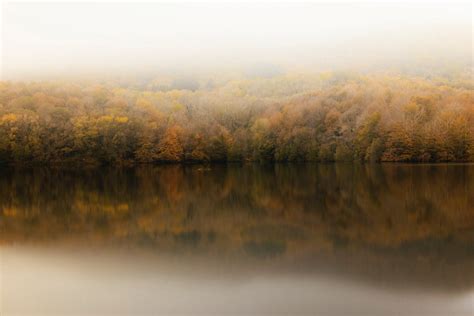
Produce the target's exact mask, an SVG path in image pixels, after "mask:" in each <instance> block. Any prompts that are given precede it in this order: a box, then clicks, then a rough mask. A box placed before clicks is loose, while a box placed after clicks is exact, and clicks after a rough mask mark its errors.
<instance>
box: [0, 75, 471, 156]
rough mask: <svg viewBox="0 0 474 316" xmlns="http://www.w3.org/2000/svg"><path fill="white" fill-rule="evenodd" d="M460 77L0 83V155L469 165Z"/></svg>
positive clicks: (464, 80)
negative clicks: (441, 162) (466, 162)
mask: <svg viewBox="0 0 474 316" xmlns="http://www.w3.org/2000/svg"><path fill="white" fill-rule="evenodd" d="M469 74H470V72H469V71H466V72H464V73H457V74H455V75H449V76H440V77H434V76H415V75H407V74H404V75H401V74H398V73H397V74H381V73H373V74H354V73H330V72H327V73H319V74H309V73H308V74H292V73H282V74H275V75H273V76H270V77H248V76H247V77H245V78H233V79H225V80H224V79H219V78H174V79H169V78H159V77H158V78H153V79H149V80H141V81H140V80H136V81H133V80H129V81H125V82H121V81H118V80H108V81H102V82H99V81H97V80H96V81H79V80H77V81H42V82H29V83H25V82H7V81H3V82H1V83H0V161H1V162H2V163H44V164H50V163H65V162H71V163H93V164H101V163H112V164H132V163H133V164H134V163H157V162H209V161H220V162H224V161H371V162H375V161H396V162H407V161H416V162H439V161H472V160H473V159H474V93H473V86H472V80H471V78H470V75H469Z"/></svg>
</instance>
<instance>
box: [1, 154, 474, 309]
mask: <svg viewBox="0 0 474 316" xmlns="http://www.w3.org/2000/svg"><path fill="white" fill-rule="evenodd" d="M0 251H1V252H0V253H1V261H0V262H1V267H0V277H1V283H0V291H1V294H0V298H1V300H0V304H1V305H0V306H1V308H0V314H1V315H2V316H7V315H8V316H10V315H118V314H120V315H471V314H472V313H473V311H474V164H433V165H426V164H373V165H372V164H365V165H362V164H360V165H358V164H342V163H337V164H268V165H266V164H243V165H241V164H227V165H225V164H222V165H220V164H216V165H209V166H201V165H187V166H183V165H159V166H140V167H134V168H112V167H107V168H40V167H35V168H4V169H0Z"/></svg>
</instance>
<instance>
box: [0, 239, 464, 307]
mask: <svg viewBox="0 0 474 316" xmlns="http://www.w3.org/2000/svg"><path fill="white" fill-rule="evenodd" d="M0 256H1V257H0V258H1V259H2V266H1V272H2V273H1V274H0V276H1V277H2V279H1V280H2V285H3V289H4V291H3V296H2V301H3V312H5V313H6V315H69V314H71V315H72V314H74V315H76V314H77V315H79V314H83V315H86V314H87V315H109V314H110V315H116V314H121V315H151V314H154V315H309V314H324V315H347V314H351V315H352V314H354V315H356V314H357V315H384V314H392V313H394V311H396V314H397V315H407V316H409V315H425V314H426V315H429V314H431V315H433V314H439V315H469V313H470V312H471V311H472V293H465V294H464V295H460V296H452V295H449V294H434V293H429V292H418V291H415V290H413V291H405V292H400V291H391V290H388V289H384V288H373V287H368V286H364V285H361V284H358V283H354V282H352V281H351V280H347V279H344V278H338V277H335V276H327V275H309V276H305V275H298V274H288V273H285V274H281V273H270V272H268V269H265V267H264V266H260V267H258V269H255V268H254V269H250V270H249V268H246V269H242V268H236V267H235V266H231V267H227V269H225V270H224V269H222V267H221V269H219V268H217V269H216V268H215V267H213V268H211V267H209V266H208V264H209V263H207V265H206V264H205V262H202V261H196V260H186V261H184V262H185V263H183V261H180V262H179V263H178V264H177V262H176V261H174V260H169V259H165V258H163V257H162V256H156V257H154V260H150V257H145V258H143V257H137V256H135V257H134V258H130V257H129V256H128V257H124V256H121V255H118V254H117V253H104V252H100V253H95V252H93V251H92V252H91V251H89V252H87V251H82V250H81V251H77V250H76V251H71V250H69V251H62V252H61V251H51V250H50V249H49V250H48V249H43V248H37V249H35V248H23V247H3V248H2V247H0ZM211 269H212V270H211ZM252 270H257V271H259V273H258V274H255V273H253V272H252ZM265 270H267V272H264V271H265ZM223 271H226V272H225V273H223ZM342 300H343V301H342Z"/></svg>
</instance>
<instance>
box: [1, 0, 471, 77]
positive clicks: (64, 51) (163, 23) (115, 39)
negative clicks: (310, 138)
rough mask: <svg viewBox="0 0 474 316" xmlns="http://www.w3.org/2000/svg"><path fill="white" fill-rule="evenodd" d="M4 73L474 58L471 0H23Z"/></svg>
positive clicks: (8, 20) (5, 20)
mask: <svg viewBox="0 0 474 316" xmlns="http://www.w3.org/2000/svg"><path fill="white" fill-rule="evenodd" d="M2 29H3V30H2V31H3V33H2V38H1V39H2V64H3V65H2V66H3V69H2V70H3V71H2V76H3V78H5V79H12V78H13V79H18V78H20V79H23V78H28V77H34V76H47V75H49V74H60V75H61V74H63V75H64V74H68V75H71V74H80V73H85V72H96V73H107V72H111V71H116V70H140V69H147V68H151V67H161V68H181V69H206V68H219V67H227V68H232V67H238V66H242V65H252V64H258V63H262V62H265V63H272V64H277V65H282V66H284V67H308V65H310V66H313V67H319V68H331V67H340V68H344V67H352V66H357V65H362V66H364V65H378V64H386V65H390V64H397V63H404V62H408V61H416V60H434V61H440V62H443V63H449V62H456V61H467V62H469V61H470V60H472V5H471V4H470V3H469V2H459V1H458V2H456V1H447V2H442V1H435V2H434V3H431V4H428V3H427V2H426V1H422V2H421V1H418V2H416V1H411V2H410V1H402V2H401V3H400V2H399V3H398V4H395V3H393V2H389V1H378V3H377V1H365V2H354V1H352V2H351V1H343V2H341V1H336V2H335V3H332V4H330V3H329V2H317V1H316V2H314V3H306V4H291V3H287V4H275V3H269V2H261V3H257V4H253V3H249V2H245V3H240V4H236V3H229V2H225V3H215V2H214V3H187V2H186V3H184V2H178V3H175V4H171V3H126V4H124V3H121V4H117V3H113V2H108V1H107V2H104V3H95V4H94V3H66V4H65V3H57V2H56V3H42V2H39V1H38V2H34V3H18V2H17V1H10V2H7V3H6V4H4V5H3V12H2Z"/></svg>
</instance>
